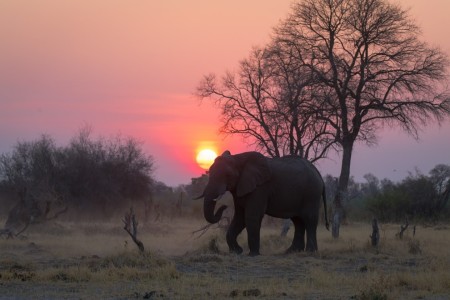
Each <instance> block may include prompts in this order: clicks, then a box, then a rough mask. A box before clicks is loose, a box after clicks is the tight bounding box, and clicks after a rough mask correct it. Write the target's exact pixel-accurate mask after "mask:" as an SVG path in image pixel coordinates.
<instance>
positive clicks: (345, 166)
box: [331, 142, 353, 238]
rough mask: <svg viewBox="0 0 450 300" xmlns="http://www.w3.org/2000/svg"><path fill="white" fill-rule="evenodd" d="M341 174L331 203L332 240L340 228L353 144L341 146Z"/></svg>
mask: <svg viewBox="0 0 450 300" xmlns="http://www.w3.org/2000/svg"><path fill="white" fill-rule="evenodd" d="M342 149H343V152H342V165H341V174H340V175H339V184H338V190H337V192H336V196H335V197H334V203H333V224H332V229H331V234H332V236H333V238H338V237H339V228H340V226H341V220H342V216H343V215H344V207H343V205H342V203H343V201H344V200H345V197H346V194H347V187H348V181H349V179H350V163H351V160H352V151H353V142H346V143H344V144H343V147H342Z"/></svg>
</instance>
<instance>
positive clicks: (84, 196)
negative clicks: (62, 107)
mask: <svg viewBox="0 0 450 300" xmlns="http://www.w3.org/2000/svg"><path fill="white" fill-rule="evenodd" d="M153 170H154V161H153V158H152V156H150V155H147V154H146V153H145V152H144V150H143V149H142V145H141V143H139V142H138V141H136V140H135V139H134V138H124V137H121V136H116V137H114V138H110V139H106V138H98V139H93V138H92V137H91V130H90V129H89V128H87V127H86V128H83V129H81V130H80V131H79V133H78V134H77V135H76V136H74V137H73V138H72V139H71V140H70V142H69V144H68V145H67V146H64V147H58V146H56V144H55V141H54V140H53V139H52V138H51V137H50V136H48V135H42V136H41V137H40V138H39V139H37V140H34V141H29V142H18V143H17V144H16V145H15V147H14V148H13V150H12V152H11V153H5V154H1V156H0V190H1V195H2V197H1V198H0V199H1V200H2V203H0V205H1V207H2V211H3V212H2V214H3V215H4V214H5V212H4V210H5V209H7V207H11V205H12V203H14V202H18V203H22V204H23V205H24V207H27V206H28V207H30V206H33V205H34V206H35V207H39V206H40V207H44V208H41V210H45V209H47V210H48V209H51V208H52V207H53V206H57V205H59V206H61V205H67V206H68V207H69V208H70V209H69V212H72V213H74V212H75V213H79V214H80V215H82V216H87V217H89V216H92V217H94V216H95V217H103V218H104V217H110V216H111V215H112V214H114V213H115V212H121V211H124V209H127V208H128V207H129V205H131V204H133V203H136V202H142V201H150V200H151V192H152V189H153V186H154V185H155V183H154V180H153V177H152V176H153V175H152V174H153ZM45 207H47V208H45Z"/></svg>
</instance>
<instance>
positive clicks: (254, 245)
mask: <svg viewBox="0 0 450 300" xmlns="http://www.w3.org/2000/svg"><path fill="white" fill-rule="evenodd" d="M262 218H263V217H262V216H246V218H245V220H246V228H247V238H248V248H249V249H250V252H249V254H248V255H249V256H257V255H260V253H259V244H260V231H261V222H262Z"/></svg>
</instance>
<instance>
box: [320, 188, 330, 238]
mask: <svg viewBox="0 0 450 300" xmlns="http://www.w3.org/2000/svg"><path fill="white" fill-rule="evenodd" d="M322 199H323V211H324V213H325V227H326V228H327V230H328V231H330V223H328V216H327V193H326V190H325V184H324V185H323V188H322Z"/></svg>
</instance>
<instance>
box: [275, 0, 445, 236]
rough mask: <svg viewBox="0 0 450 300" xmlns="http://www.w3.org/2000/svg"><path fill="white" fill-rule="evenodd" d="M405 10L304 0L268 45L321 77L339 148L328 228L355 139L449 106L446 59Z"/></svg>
mask: <svg viewBox="0 0 450 300" xmlns="http://www.w3.org/2000/svg"><path fill="white" fill-rule="evenodd" d="M419 32H420V30H419V28H418V26H417V25H416V24H415V23H414V22H413V20H412V19H411V18H410V17H409V15H408V12H407V11H406V10H404V9H402V8H401V7H400V6H398V5H396V4H392V3H389V2H388V1H386V0H304V1H301V2H298V3H295V4H294V5H293V7H292V12H291V14H290V15H289V16H288V17H287V18H286V20H284V21H283V22H282V23H281V24H280V26H279V27H278V28H276V33H275V37H274V44H275V45H276V47H278V48H279V49H283V50H284V52H285V53H288V54H290V55H291V56H292V59H295V60H297V61H298V62H299V64H300V65H302V66H306V67H307V68H308V69H309V70H310V72H311V73H312V74H314V76H315V77H316V78H317V79H318V80H319V82H320V86H321V88H319V89H316V90H317V92H318V93H321V94H322V104H321V107H320V108H321V109H320V110H317V112H318V113H319V114H320V117H319V118H320V119H321V120H323V121H325V122H326V123H327V124H328V125H329V126H331V127H332V128H333V129H334V137H335V141H336V142H337V143H338V145H339V146H340V148H341V151H342V165H341V173H340V176H339V184H338V191H337V193H336V197H335V199H334V205H333V208H334V217H333V220H334V224H333V230H332V234H333V236H334V237H338V236H339V224H340V219H341V215H342V213H343V209H342V207H343V206H342V201H343V199H344V198H345V194H346V191H347V186H348V182H349V178H350V163H351V159H352V151H353V146H354V145H355V142H357V141H362V142H365V143H366V144H368V145H371V144H373V143H376V135H375V133H376V131H377V129H379V128H380V127H382V126H383V125H386V124H389V125H397V126H400V127H401V128H403V129H404V130H405V131H406V132H408V133H410V134H411V135H412V136H413V137H416V138H417V136H418V128H419V127H420V126H421V125H426V124H428V123H429V122H431V121H433V120H434V121H438V122H440V121H441V120H442V119H443V118H444V117H445V116H447V115H448V114H449V113H450V101H449V94H448V90H447V88H446V86H445V83H446V76H447V67H448V62H449V61H448V58H447V56H446V55H445V54H444V53H443V52H442V51H441V50H439V49H438V48H433V47H430V46H428V45H427V44H426V43H424V42H422V41H420V40H419Z"/></svg>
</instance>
